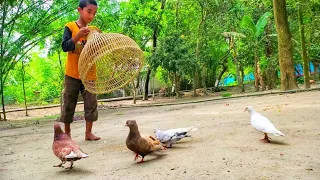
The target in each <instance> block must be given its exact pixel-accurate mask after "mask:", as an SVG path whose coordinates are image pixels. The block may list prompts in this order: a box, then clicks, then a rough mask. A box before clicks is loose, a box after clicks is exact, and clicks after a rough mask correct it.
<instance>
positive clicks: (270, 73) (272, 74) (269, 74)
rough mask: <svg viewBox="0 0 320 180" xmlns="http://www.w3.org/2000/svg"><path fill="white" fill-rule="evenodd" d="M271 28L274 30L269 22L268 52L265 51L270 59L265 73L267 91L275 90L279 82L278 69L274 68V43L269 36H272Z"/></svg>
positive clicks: (267, 32)
mask: <svg viewBox="0 0 320 180" xmlns="http://www.w3.org/2000/svg"><path fill="white" fill-rule="evenodd" d="M271 28H272V24H271V22H270V21H269V23H268V26H267V29H266V50H265V55H266V57H267V59H268V66H267V69H266V71H265V73H264V75H265V78H264V82H265V87H266V89H267V90H270V89H274V88H275V87H276V86H277V81H278V76H277V69H276V67H275V66H274V60H273V58H272V54H273V47H272V41H271V37H270V36H268V35H269V34H271Z"/></svg>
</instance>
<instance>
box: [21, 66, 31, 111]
mask: <svg viewBox="0 0 320 180" xmlns="http://www.w3.org/2000/svg"><path fill="white" fill-rule="evenodd" d="M21 65H22V88H23V98H24V107H25V109H26V116H29V115H28V107H27V97H26V88H25V87H24V78H25V71H24V63H23V60H22V61H21Z"/></svg>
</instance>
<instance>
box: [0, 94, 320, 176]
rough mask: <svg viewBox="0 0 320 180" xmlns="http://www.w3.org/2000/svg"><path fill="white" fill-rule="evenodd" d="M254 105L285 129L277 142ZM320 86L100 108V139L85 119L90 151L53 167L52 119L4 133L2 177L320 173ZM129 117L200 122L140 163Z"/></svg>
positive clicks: (80, 131)
mask: <svg viewBox="0 0 320 180" xmlns="http://www.w3.org/2000/svg"><path fill="white" fill-rule="evenodd" d="M246 105H252V106H254V107H255V109H256V110H257V111H258V112H261V113H262V114H264V115H265V116H267V117H268V118H269V119H270V120H271V121H272V122H273V123H274V124H275V126H276V127H277V128H278V129H279V130H281V131H282V132H283V133H285V134H286V136H285V137H273V136H272V138H273V139H272V140H273V143H271V144H265V143H262V142H260V141H259V138H261V137H262V136H263V134H261V133H259V132H257V131H255V130H254V129H253V128H252V127H251V126H250V120H249V114H248V113H247V112H243V110H244V108H245V106H246ZM319 114H320V92H319V91H313V92H304V93H296V94H285V95H270V96H263V97H249V98H239V99H230V100H223V101H208V102H203V103H195V104H184V105H172V106H162V107H144V108H129V109H108V110H100V112H99V116H100V118H99V121H97V123H96V124H95V125H96V126H95V128H94V130H95V132H96V133H97V135H99V136H101V137H102V140H100V141H97V142H87V141H84V140H83V139H84V121H79V122H76V123H74V124H72V128H73V132H72V134H73V139H74V140H75V141H77V142H78V143H79V145H80V146H81V147H82V149H83V150H84V151H85V152H87V153H88V154H90V157H89V158H87V159H84V160H81V161H77V162H75V168H74V169H72V170H64V169H60V168H53V167H52V165H55V164H58V163H59V160H58V158H56V157H55V156H54V155H53V153H52V151H51V145H52V140H53V132H52V131H53V127H52V122H49V123H45V124H41V125H38V126H30V127H25V128H18V129H10V130H2V131H1V132H0V144H1V146H0V164H1V167H0V179H90V180H91V179H148V180H149V179H228V180H229V179H288V180H292V179H307V180H318V179H320V153H319V152H320V126H319ZM128 119H135V120H137V122H138V124H139V127H140V131H141V132H144V133H150V134H152V133H153V128H155V127H158V128H161V129H167V128H175V127H184V126H196V127H197V128H198V129H199V130H198V131H196V132H192V135H193V137H192V138H190V139H186V140H183V141H182V142H181V143H179V144H176V145H175V146H174V147H173V148H171V149H168V150H166V151H165V152H163V153H161V152H160V153H158V152H157V153H154V154H153V155H148V156H146V158H145V160H146V162H145V163H143V164H136V163H134V162H133V158H134V154H133V153H132V152H130V151H129V150H127V148H126V146H125V139H126V137H127V134H128V131H129V130H128V128H127V127H124V124H125V121H126V120H128Z"/></svg>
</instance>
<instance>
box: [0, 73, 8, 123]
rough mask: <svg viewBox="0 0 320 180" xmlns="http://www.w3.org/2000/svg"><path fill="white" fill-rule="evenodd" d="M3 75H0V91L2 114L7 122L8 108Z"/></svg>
mask: <svg viewBox="0 0 320 180" xmlns="http://www.w3.org/2000/svg"><path fill="white" fill-rule="evenodd" d="M2 78H3V74H2V73H1V74H0V86H1V87H0V90H1V103H2V113H3V120H4V121H6V120H7V117H6V108H5V105H4V91H3V87H4V84H3V83H4V82H3V79H2Z"/></svg>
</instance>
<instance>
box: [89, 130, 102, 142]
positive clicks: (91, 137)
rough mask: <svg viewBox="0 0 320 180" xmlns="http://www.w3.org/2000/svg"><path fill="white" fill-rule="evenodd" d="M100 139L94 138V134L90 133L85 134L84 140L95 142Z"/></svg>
mask: <svg viewBox="0 0 320 180" xmlns="http://www.w3.org/2000/svg"><path fill="white" fill-rule="evenodd" d="M99 139H101V138H100V137H98V136H95V135H94V134H92V133H91V132H90V133H86V140H87V141H97V140H99Z"/></svg>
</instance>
